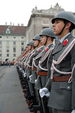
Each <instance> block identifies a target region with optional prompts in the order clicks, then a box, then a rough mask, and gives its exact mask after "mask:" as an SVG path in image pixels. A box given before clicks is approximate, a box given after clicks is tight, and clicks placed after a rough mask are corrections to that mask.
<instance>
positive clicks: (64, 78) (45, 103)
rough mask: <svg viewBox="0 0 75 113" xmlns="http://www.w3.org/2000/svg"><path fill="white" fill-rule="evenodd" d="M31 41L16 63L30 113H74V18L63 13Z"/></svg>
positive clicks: (68, 13)
mask: <svg viewBox="0 0 75 113" xmlns="http://www.w3.org/2000/svg"><path fill="white" fill-rule="evenodd" d="M51 22H52V29H51V28H44V29H43V30H42V31H40V33H39V34H36V35H35V36H34V37H33V39H32V41H30V42H29V43H28V44H27V46H26V48H25V51H24V52H23V54H22V55H21V56H20V57H18V59H17V60H16V68H17V71H18V73H19V78H20V82H21V85H22V89H23V93H24V97H25V99H26V102H27V104H28V108H29V110H30V112H32V113H38V112H39V113H75V37H74V36H73V35H72V31H73V29H75V16H74V15H73V14H72V13H71V12H67V11H63V12H60V13H58V14H57V15H55V17H54V18H53V19H52V20H51Z"/></svg>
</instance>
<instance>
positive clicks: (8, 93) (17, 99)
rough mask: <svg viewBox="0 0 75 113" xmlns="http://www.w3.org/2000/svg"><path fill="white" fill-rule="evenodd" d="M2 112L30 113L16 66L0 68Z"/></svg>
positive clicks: (0, 112)
mask: <svg viewBox="0 0 75 113" xmlns="http://www.w3.org/2000/svg"><path fill="white" fill-rule="evenodd" d="M0 113H30V112H29V110H28V106H27V104H26V102H25V98H24V95H23V92H22V88H21V84H20V80H19V77H18V73H17V70H16V67H15V66H10V67H9V66H7V67H4V68H2V69H1V70H0Z"/></svg>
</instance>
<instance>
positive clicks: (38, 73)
mask: <svg viewBox="0 0 75 113" xmlns="http://www.w3.org/2000/svg"><path fill="white" fill-rule="evenodd" d="M37 75H40V76H47V75H48V72H37Z"/></svg>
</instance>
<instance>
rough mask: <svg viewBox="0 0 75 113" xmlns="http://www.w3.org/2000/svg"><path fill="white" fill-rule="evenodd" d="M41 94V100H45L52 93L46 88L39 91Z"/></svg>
mask: <svg viewBox="0 0 75 113" xmlns="http://www.w3.org/2000/svg"><path fill="white" fill-rule="evenodd" d="M39 94H40V97H41V98H43V97H44V96H46V97H49V96H50V92H49V91H48V89H47V88H45V87H44V88H42V89H40V90H39Z"/></svg>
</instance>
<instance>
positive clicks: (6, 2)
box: [0, 0, 75, 26]
mask: <svg viewBox="0 0 75 113" xmlns="http://www.w3.org/2000/svg"><path fill="white" fill-rule="evenodd" d="M56 3H58V4H59V6H61V8H63V9H64V10H66V11H72V12H75V0H0V25H5V24H6V23H7V25H10V24H12V25H18V24H19V25H21V24H23V25H25V26H27V24H28V21H29V18H30V15H31V14H32V9H33V8H35V7H36V6H37V9H38V10H41V9H49V8H50V7H51V6H52V7H54V6H55V5H56Z"/></svg>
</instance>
